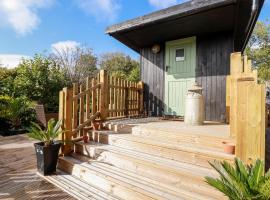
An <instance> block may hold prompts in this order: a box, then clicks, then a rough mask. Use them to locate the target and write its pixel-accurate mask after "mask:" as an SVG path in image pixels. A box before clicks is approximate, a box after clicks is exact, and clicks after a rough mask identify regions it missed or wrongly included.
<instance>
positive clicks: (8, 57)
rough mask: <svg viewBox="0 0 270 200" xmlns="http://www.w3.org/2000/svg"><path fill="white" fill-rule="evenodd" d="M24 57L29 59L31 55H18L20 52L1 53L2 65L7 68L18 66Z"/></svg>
mask: <svg viewBox="0 0 270 200" xmlns="http://www.w3.org/2000/svg"><path fill="white" fill-rule="evenodd" d="M22 58H25V59H28V58H30V56H26V55H18V54H0V65H1V66H3V67H7V68H10V69H11V68H15V67H17V66H18V65H19V64H20V62H21V61H22Z"/></svg>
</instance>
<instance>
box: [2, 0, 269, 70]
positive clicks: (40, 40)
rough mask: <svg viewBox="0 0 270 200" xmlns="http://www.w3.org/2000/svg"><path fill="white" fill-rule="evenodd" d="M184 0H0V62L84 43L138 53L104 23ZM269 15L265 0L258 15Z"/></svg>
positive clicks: (97, 49)
mask: <svg viewBox="0 0 270 200" xmlns="http://www.w3.org/2000/svg"><path fill="white" fill-rule="evenodd" d="M183 1H184V0H0V63H2V64H3V65H4V66H7V67H13V66H16V65H17V64H18V63H19V62H20V60H21V58H22V57H25V58H30V57H32V56H33V55H35V54H37V53H44V54H48V53H50V52H53V50H54V49H61V48H63V47H71V48H72V47H76V46H80V45H83V46H87V47H89V48H92V49H93V51H94V53H95V54H96V55H97V56H100V55H101V54H102V53H106V52H114V51H121V52H124V53H126V54H128V55H130V56H131V57H133V58H134V59H137V58H138V54H137V53H135V52H134V51H132V50H131V49H129V48H128V47H126V46H124V45H123V44H121V43H120V42H118V41H117V40H115V39H113V38H112V37H110V36H108V35H106V34H105V30H106V27H108V26H110V25H112V24H115V23H119V22H122V21H125V20H127V19H132V18H134V17H138V16H141V15H144V14H147V13H150V12H153V11H155V10H159V9H162V8H166V7H169V6H172V5H175V4H177V3H181V2H183ZM267 18H269V19H270V0H266V3H265V5H264V7H263V9H262V12H261V15H260V20H266V19H267Z"/></svg>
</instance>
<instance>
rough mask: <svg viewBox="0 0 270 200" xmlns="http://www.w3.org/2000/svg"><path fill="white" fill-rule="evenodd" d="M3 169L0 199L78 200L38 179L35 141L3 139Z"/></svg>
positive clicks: (0, 148) (0, 161)
mask: <svg viewBox="0 0 270 200" xmlns="http://www.w3.org/2000/svg"><path fill="white" fill-rule="evenodd" d="M0 166H1V167H0V199H20V200H28V199H47V200H50V199H51V200H55V199H61V200H62V199H66V200H73V199H74V198H73V197H71V196H70V195H68V194H67V193H65V192H63V191H62V190H61V189H59V188H57V187H55V186H54V185H52V184H51V183H49V182H47V181H44V180H43V179H42V178H40V177H39V176H37V174H36V157H35V151H34V147H33V141H30V140H29V139H28V138H27V136H25V135H17V136H10V137H0Z"/></svg>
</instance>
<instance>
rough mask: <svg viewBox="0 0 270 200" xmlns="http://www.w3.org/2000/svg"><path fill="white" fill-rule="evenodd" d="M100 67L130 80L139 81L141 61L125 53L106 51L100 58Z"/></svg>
mask: <svg viewBox="0 0 270 200" xmlns="http://www.w3.org/2000/svg"><path fill="white" fill-rule="evenodd" d="M100 68H101V69H104V70H107V71H108V72H109V73H110V74H112V75H114V76H117V77H120V78H123V79H126V80H130V81H139V80H140V71H139V62H138V61H136V60H133V59H131V58H130V56H127V55H125V54H123V53H119V52H115V53H105V54H103V55H102V56H101V58H100Z"/></svg>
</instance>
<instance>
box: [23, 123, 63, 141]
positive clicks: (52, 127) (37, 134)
mask: <svg viewBox="0 0 270 200" xmlns="http://www.w3.org/2000/svg"><path fill="white" fill-rule="evenodd" d="M28 132H29V133H28V134H27V135H28V137H30V138H33V139H36V140H39V141H41V142H44V145H45V146H49V145H51V144H53V143H54V140H55V138H57V137H58V136H59V135H60V134H61V133H63V131H62V130H61V121H58V122H56V121H55V119H50V120H49V121H48V123H47V128H46V129H45V130H43V129H42V128H41V127H40V126H39V125H38V124H36V123H34V122H32V126H31V128H29V129H28Z"/></svg>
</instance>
